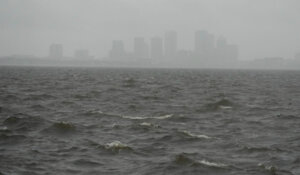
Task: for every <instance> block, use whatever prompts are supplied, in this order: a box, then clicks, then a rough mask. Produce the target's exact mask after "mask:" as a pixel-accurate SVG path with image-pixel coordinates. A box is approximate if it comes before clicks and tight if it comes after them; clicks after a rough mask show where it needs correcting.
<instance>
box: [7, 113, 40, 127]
mask: <svg viewBox="0 0 300 175" xmlns="http://www.w3.org/2000/svg"><path fill="white" fill-rule="evenodd" d="M43 123H44V120H43V119H41V118H40V117H34V116H30V115H26V114H22V113H18V114H14V115H12V116H10V117H8V118H6V119H5V120H4V121H3V125H4V126H6V127H7V128H8V129H10V130H15V131H32V130H34V129H37V128H38V127H40V126H41V125H42V124H43Z"/></svg>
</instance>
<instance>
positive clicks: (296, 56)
mask: <svg viewBox="0 0 300 175" xmlns="http://www.w3.org/2000/svg"><path fill="white" fill-rule="evenodd" d="M295 59H296V60H300V52H299V53H296V54H295Z"/></svg>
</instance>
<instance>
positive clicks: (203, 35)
mask: <svg viewBox="0 0 300 175" xmlns="http://www.w3.org/2000/svg"><path fill="white" fill-rule="evenodd" d="M214 44H215V43H214V35H212V34H210V33H208V32H207V31H206V30H199V31H196V32H195V50H194V51H195V53H196V54H201V55H203V56H208V55H210V54H211V53H213V51H214V47H215V46H214Z"/></svg>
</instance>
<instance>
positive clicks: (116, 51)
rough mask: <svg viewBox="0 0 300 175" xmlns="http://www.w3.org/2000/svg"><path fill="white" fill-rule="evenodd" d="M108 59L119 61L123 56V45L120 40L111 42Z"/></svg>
mask: <svg viewBox="0 0 300 175" xmlns="http://www.w3.org/2000/svg"><path fill="white" fill-rule="evenodd" d="M109 56H110V58H112V59H120V58H124V56H125V49H124V43H123V41H121V40H114V41H113V42H112V48H111V50H110V53H109Z"/></svg>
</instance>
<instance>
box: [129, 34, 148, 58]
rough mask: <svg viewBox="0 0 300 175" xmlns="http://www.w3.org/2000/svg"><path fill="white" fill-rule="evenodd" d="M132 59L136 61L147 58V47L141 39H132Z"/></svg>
mask: <svg viewBox="0 0 300 175" xmlns="http://www.w3.org/2000/svg"><path fill="white" fill-rule="evenodd" d="M133 53H134V57H135V58H137V59H146V58H149V47H148V45H147V43H146V42H145V39H144V38H143V37H136V38H134V51H133Z"/></svg>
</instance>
